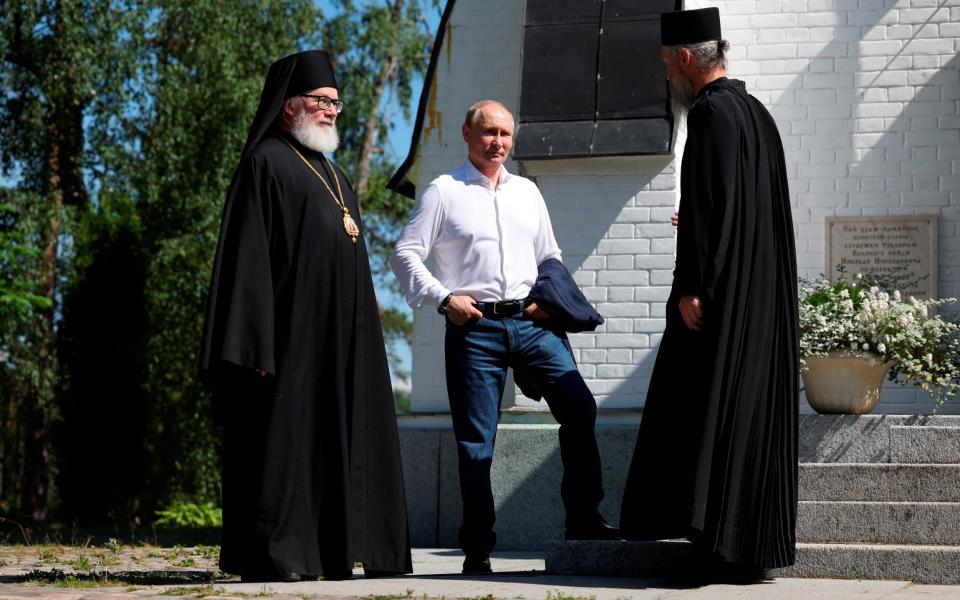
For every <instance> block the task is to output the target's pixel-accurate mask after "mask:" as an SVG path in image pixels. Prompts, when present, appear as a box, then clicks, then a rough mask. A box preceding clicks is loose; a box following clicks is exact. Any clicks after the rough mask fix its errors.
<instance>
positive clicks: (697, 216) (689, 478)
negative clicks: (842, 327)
mask: <svg viewBox="0 0 960 600" xmlns="http://www.w3.org/2000/svg"><path fill="white" fill-rule="evenodd" d="M687 127H688V137H687V142H686V146H685V147H684V153H683V161H682V169H681V175H680V216H679V219H680V221H679V223H680V224H679V228H678V239H677V260H676V270H675V271H674V281H673V288H672V290H671V294H670V298H669V300H668V302H667V307H666V312H667V314H666V321H667V325H666V330H665V332H664V335H663V339H662V341H661V343H660V350H659V353H658V354H657V360H656V363H655V366H654V370H653V375H652V378H651V381H650V387H649V391H648V394H647V399H646V405H645V407H644V411H643V419H642V421H641V423H640V431H639V434H638V438H637V444H636V448H635V450H634V455H633V462H632V464H631V467H630V473H629V476H628V479H627V485H626V489H625V491H624V497H623V507H622V510H621V517H620V518H621V520H620V528H621V532H623V534H624V535H625V536H626V537H628V538H630V539H667V538H678V537H688V538H690V539H691V540H693V541H696V542H698V544H700V545H701V547H702V549H703V550H704V551H706V552H707V553H708V554H711V555H714V556H717V557H720V558H722V559H724V560H726V561H729V562H733V563H737V564H741V565H745V566H753V567H765V568H772V567H781V566H785V565H789V564H792V563H793V562H794V557H795V547H796V536H795V524H796V514H797V412H798V402H799V399H798V394H799V389H798V385H799V384H798V369H799V363H798V361H799V347H798V340H799V337H798V322H797V269H796V250H795V246H794V238H793V221H792V218H791V211H790V196H789V192H788V189H787V176H786V167H785V165H784V157H783V147H782V144H781V141H780V135H779V133H778V132H777V128H776V125H775V123H774V121H773V118H772V117H771V116H770V114H769V113H768V112H767V111H766V109H765V108H764V107H763V105H761V104H760V102H758V101H757V100H756V99H755V98H753V97H752V96H750V95H748V94H747V92H746V90H745V88H744V85H743V82H741V81H737V80H730V79H726V78H721V79H719V80H716V81H714V82H711V83H709V84H708V85H706V86H705V87H704V88H703V89H702V90H701V91H700V93H699V94H698V96H697V99H696V101H695V103H694V105H693V107H692V108H691V110H690V112H689V115H688V118H687ZM688 294H689V295H695V296H699V297H700V298H701V300H702V302H703V307H704V308H703V310H704V326H703V329H702V330H701V331H700V332H693V331H690V330H688V329H687V327H686V326H685V325H684V323H683V320H682V318H681V316H680V312H679V310H678V304H677V303H678V301H679V299H680V298H681V297H683V296H684V295H688Z"/></svg>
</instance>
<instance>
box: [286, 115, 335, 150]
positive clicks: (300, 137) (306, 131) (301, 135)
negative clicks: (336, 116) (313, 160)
mask: <svg viewBox="0 0 960 600" xmlns="http://www.w3.org/2000/svg"><path fill="white" fill-rule="evenodd" d="M290 135H292V136H293V138H294V139H295V140H297V141H298V142H300V143H301V144H303V146H304V147H306V148H309V149H311V150H313V151H314V152H322V153H324V154H330V153H332V152H335V151H336V150H337V148H338V147H339V146H340V136H339V135H337V126H336V125H335V124H334V125H330V126H329V127H327V126H322V125H317V124H315V123H313V122H312V121H311V120H310V118H309V117H308V116H307V113H306V112H301V113H300V114H299V115H297V116H296V118H295V119H294V120H293V123H291V125H290Z"/></svg>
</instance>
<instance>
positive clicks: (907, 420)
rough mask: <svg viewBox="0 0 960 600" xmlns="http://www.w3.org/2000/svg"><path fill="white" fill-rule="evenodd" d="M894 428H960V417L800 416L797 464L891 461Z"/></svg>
mask: <svg viewBox="0 0 960 600" xmlns="http://www.w3.org/2000/svg"><path fill="white" fill-rule="evenodd" d="M897 426H900V427H903V426H934V427H953V428H960V415H800V423H799V429H800V440H799V441H800V444H799V446H800V447H799V452H800V462H803V463H808V462H810V463H824V462H826V463H835V462H840V463H887V462H891V456H890V431H891V429H892V428H893V427H897ZM901 462H902V461H901Z"/></svg>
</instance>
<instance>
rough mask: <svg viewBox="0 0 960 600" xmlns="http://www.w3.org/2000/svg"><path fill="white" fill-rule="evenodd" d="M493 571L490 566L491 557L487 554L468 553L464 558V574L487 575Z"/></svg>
mask: <svg viewBox="0 0 960 600" xmlns="http://www.w3.org/2000/svg"><path fill="white" fill-rule="evenodd" d="M490 573H493V569H491V568H490V557H489V556H487V555H485V554H468V555H467V557H466V558H464V559H463V574H464V575H487V574H490Z"/></svg>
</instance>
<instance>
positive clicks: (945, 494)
mask: <svg viewBox="0 0 960 600" xmlns="http://www.w3.org/2000/svg"><path fill="white" fill-rule="evenodd" d="M799 492H800V500H809V501H856V500H859V501H866V502H960V464H949V465H923V464H889V463H888V464H883V463H880V464H877V463H860V464H857V463H837V464H830V463H806V464H801V465H800V489H799Z"/></svg>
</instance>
